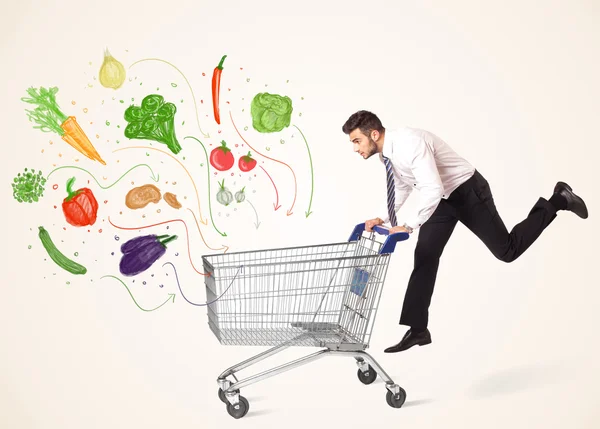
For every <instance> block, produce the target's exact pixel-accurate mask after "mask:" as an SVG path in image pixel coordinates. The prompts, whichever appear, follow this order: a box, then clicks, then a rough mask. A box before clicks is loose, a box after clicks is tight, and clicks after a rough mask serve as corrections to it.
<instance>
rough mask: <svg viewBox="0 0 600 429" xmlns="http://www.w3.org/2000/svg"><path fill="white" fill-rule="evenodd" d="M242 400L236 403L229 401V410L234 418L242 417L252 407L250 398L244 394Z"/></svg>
mask: <svg viewBox="0 0 600 429" xmlns="http://www.w3.org/2000/svg"><path fill="white" fill-rule="evenodd" d="M239 398H240V402H238V403H237V404H235V405H231V404H230V403H229V402H227V412H228V413H229V415H230V416H231V417H233V418H234V419H241V418H242V417H244V416H245V415H246V413H248V409H249V408H250V404H248V400H247V399H246V398H244V397H243V396H240V397H239Z"/></svg>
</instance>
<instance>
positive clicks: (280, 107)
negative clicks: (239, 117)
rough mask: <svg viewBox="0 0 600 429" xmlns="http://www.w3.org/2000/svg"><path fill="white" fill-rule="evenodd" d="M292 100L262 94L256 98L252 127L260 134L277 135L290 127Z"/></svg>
mask: <svg viewBox="0 0 600 429" xmlns="http://www.w3.org/2000/svg"><path fill="white" fill-rule="evenodd" d="M292 110H293V109H292V100H291V99H290V98H289V97H287V96H285V95H284V96H281V95H277V94H269V93H268V92H261V93H259V94H256V95H255V96H254V99H253V100H252V105H251V106H250V112H251V113H252V126H253V127H254V129H255V130H256V131H258V132H259V133H275V132H278V131H281V130H283V129H284V128H286V127H289V126H290V121H291V119H292Z"/></svg>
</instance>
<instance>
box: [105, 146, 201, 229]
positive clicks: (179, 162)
mask: <svg viewBox="0 0 600 429" xmlns="http://www.w3.org/2000/svg"><path fill="white" fill-rule="evenodd" d="M128 149H145V150H155V151H158V152H160V153H163V154H165V155H167V156H169V157H171V158H172V159H174V160H175V161H177V163H178V164H179V165H180V166H181V168H183V169H184V170H185V172H186V173H187V175H188V177H189V178H190V180H191V181H192V186H193V187H194V191H195V192H196V200H197V201H198V214H199V216H200V222H201V223H203V224H204V225H208V220H207V219H205V220H204V221H202V210H201V209H200V197H199V196H198V188H196V182H194V179H193V178H192V175H191V174H190V172H189V171H188V169H187V168H185V165H183V164H182V163H181V161H180V160H178V159H177V158H175V157H174V156H173V155H171V154H170V153H168V152H165V151H164V150H162V149H157V148H155V147H147V146H128V147H122V148H121V149H115V150H113V153H114V152H119V151H121V150H128ZM200 234H202V233H200Z"/></svg>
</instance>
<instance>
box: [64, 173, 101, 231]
mask: <svg viewBox="0 0 600 429" xmlns="http://www.w3.org/2000/svg"><path fill="white" fill-rule="evenodd" d="M73 183H75V178H74V177H71V178H70V179H69V180H68V181H67V193H68V195H67V198H65V199H64V200H63V203H62V209H63V213H64V214H65V219H66V220H67V222H69V223H70V224H71V225H73V226H86V225H93V224H94V223H95V222H96V213H97V212H98V201H96V198H95V197H94V194H93V193H92V190H91V189H88V188H81V189H78V190H76V191H73Z"/></svg>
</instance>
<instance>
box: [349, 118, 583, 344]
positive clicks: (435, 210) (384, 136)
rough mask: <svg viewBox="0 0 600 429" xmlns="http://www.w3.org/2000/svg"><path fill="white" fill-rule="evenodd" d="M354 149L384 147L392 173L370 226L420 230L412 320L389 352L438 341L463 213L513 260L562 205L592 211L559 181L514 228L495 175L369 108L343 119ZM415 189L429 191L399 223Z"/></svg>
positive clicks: (409, 299)
mask: <svg viewBox="0 0 600 429" xmlns="http://www.w3.org/2000/svg"><path fill="white" fill-rule="evenodd" d="M342 131H343V132H344V133H345V134H348V135H349V136H350V141H351V142H352V144H353V147H354V151H355V152H357V153H359V154H360V155H361V156H362V157H363V158H364V159H369V158H370V157H371V156H373V155H375V154H379V158H380V160H381V162H382V163H383V164H384V165H385V168H386V173H387V195H388V202H387V213H385V214H381V217H377V218H375V219H371V220H368V221H366V228H365V229H366V230H367V231H372V228H373V227H374V226H375V225H382V224H384V223H388V222H389V223H390V224H391V226H392V228H390V233H396V232H408V233H409V234H412V233H414V231H417V230H419V238H418V240H417V244H416V249H415V254H414V259H415V262H414V264H415V265H414V269H413V271H412V274H411V276H410V280H409V282H408V287H407V289H406V294H405V297H404V304H403V307H402V313H401V316H400V324H401V325H406V326H409V327H410V328H409V329H408V331H407V332H406V334H405V335H404V337H403V338H402V340H401V341H400V342H399V343H398V344H396V345H394V346H391V347H388V348H387V349H386V350H385V352H386V353H396V352H400V351H403V350H406V349H408V348H410V347H412V346H414V345H419V346H423V345H426V344H429V343H431V334H430V332H429V330H428V328H427V324H428V318H429V305H430V303H431V296H432V294H433V287H434V284H435V279H436V275H437V270H438V266H439V261H440V256H441V255H442V251H443V250H444V246H445V245H446V243H447V242H448V239H449V238H450V235H452V231H453V230H454V227H455V226H456V223H457V222H458V221H461V222H462V223H463V224H464V225H465V226H466V227H467V228H469V229H470V230H471V231H472V232H473V233H474V234H475V235H477V237H479V238H480V239H481V241H483V243H484V244H485V245H486V246H487V247H488V249H489V250H490V251H491V252H492V254H493V255H494V256H495V257H496V258H498V259H500V260H501V261H504V262H512V261H514V260H515V259H517V258H518V257H519V256H520V255H522V254H523V252H525V250H527V249H528V248H529V246H531V244H532V243H533V242H534V241H535V240H536V239H537V238H538V237H539V235H540V234H541V233H542V231H543V230H544V229H545V228H546V227H547V226H548V225H550V223H551V222H552V221H553V220H554V218H555V217H556V213H557V211H559V210H569V211H572V212H574V213H575V214H576V215H578V216H579V217H581V218H583V219H586V218H587V217H588V212H587V208H586V205H585V203H584V201H583V200H582V199H581V198H580V197H578V196H577V195H575V194H574V193H573V191H572V189H571V187H570V186H569V185H567V184H566V183H564V182H558V183H557V184H556V186H555V188H554V193H553V195H552V196H551V197H550V199H549V200H545V199H544V198H539V199H538V201H537V202H536V203H535V205H534V206H533V208H532V209H531V211H530V212H529V214H528V216H527V218H525V220H523V221H522V222H520V223H519V224H517V225H516V226H515V227H514V228H513V229H512V231H510V232H508V230H507V229H506V227H505V226H504V223H503V222H502V219H501V218H500V215H499V214H498V212H497V210H496V206H495V205H494V199H493V197H492V192H491V190H490V186H489V184H488V182H487V180H486V179H485V178H484V177H483V176H482V175H481V174H480V173H479V171H477V169H475V168H474V167H473V166H472V165H471V164H469V163H468V162H467V161H466V160H465V159H464V158H462V157H460V156H459V155H458V154H457V153H456V152H454V151H453V150H452V149H451V148H450V146H448V144H446V143H445V142H444V141H443V140H442V139H440V138H439V137H438V136H436V135H434V134H432V133H430V132H428V131H425V130H421V129H417V128H411V127H404V128H400V129H397V130H389V131H386V129H385V128H384V127H383V126H382V124H381V121H380V120H379V118H378V117H377V116H376V115H375V114H373V113H371V112H367V111H364V110H361V111H359V112H356V113H354V114H353V115H352V116H350V118H349V119H348V120H347V121H346V123H345V124H344V125H343V127H342ZM413 189H418V190H419V192H420V194H421V199H420V206H419V208H418V210H417V213H416V214H414V215H412V216H410V217H408V219H407V220H406V222H404V223H403V224H402V225H401V226H398V224H399V222H398V221H397V219H396V212H397V211H398V210H399V209H400V207H401V206H402V205H403V204H404V202H405V201H406V199H407V198H408V196H409V195H410V193H411V192H412V190H413Z"/></svg>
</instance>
